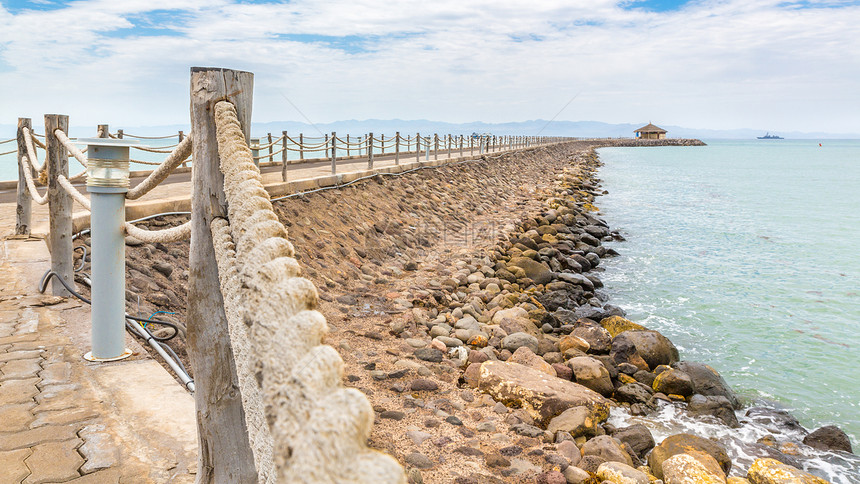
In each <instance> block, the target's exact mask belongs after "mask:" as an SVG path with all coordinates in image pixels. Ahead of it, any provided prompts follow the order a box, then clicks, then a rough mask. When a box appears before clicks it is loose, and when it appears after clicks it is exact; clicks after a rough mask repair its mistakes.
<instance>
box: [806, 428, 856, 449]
mask: <svg viewBox="0 0 860 484" xmlns="http://www.w3.org/2000/svg"><path fill="white" fill-rule="evenodd" d="M803 443H804V444H806V445H808V446H810V447H812V448H815V449H818V450H841V451H843V452H853V450H852V449H851V440H849V439H848V436H847V435H846V434H845V432H843V431H842V429H840V428H839V427H836V426H835V425H827V426H825V427H821V428H820V429H818V430H816V431H814V432H812V433H811V434H809V435H807V436H806V437H804V438H803Z"/></svg>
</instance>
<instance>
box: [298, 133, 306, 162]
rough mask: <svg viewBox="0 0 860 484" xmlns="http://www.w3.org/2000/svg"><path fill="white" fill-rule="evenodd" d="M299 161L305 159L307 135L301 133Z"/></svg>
mask: <svg viewBox="0 0 860 484" xmlns="http://www.w3.org/2000/svg"><path fill="white" fill-rule="evenodd" d="M299 159H300V160H304V159H305V134H304V133H299Z"/></svg>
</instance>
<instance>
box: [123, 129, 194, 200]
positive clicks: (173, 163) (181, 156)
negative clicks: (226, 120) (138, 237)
mask: <svg viewBox="0 0 860 484" xmlns="http://www.w3.org/2000/svg"><path fill="white" fill-rule="evenodd" d="M191 148H192V144H191V136H189V137H187V138H185V139H183V140H182V141H181V142H180V143H179V145H177V146H176V148H175V149H174V150H173V152H171V153H170V155H169V156H168V157H167V159H166V160H164V161H163V162H161V163H159V164H158V168H156V169H155V170H152V173H150V174H149V176H148V177H146V179H145V180H143V181H142V182H140V183H139V184H138V185H137V186H136V187H134V188H132V189H131V190H129V191H128V193H126V194H125V198H126V199H128V200H137V199H138V198H140V197H142V196H143V195H145V194H146V193H148V192H149V191H150V190H152V189H153V188H155V187H156V186H158V184H159V183H161V182H163V181H164V179H165V178H167V177H168V175H170V174H171V173H172V172H173V170H175V169H176V167H177V166H179V165H180V164H181V163H182V162H183V161H185V160H186V159H188V157H189V156H191Z"/></svg>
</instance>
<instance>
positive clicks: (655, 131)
mask: <svg viewBox="0 0 860 484" xmlns="http://www.w3.org/2000/svg"><path fill="white" fill-rule="evenodd" d="M634 133H636V137H637V138H639V139H666V130H665V129H663V128H661V127H659V126H654V125H653V124H651V123H648V124H646V125H645V126H642V127H641V128H639V129H637V130H636V131H634Z"/></svg>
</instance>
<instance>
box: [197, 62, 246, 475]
mask: <svg viewBox="0 0 860 484" xmlns="http://www.w3.org/2000/svg"><path fill="white" fill-rule="evenodd" d="M253 89H254V75H253V74H252V73H250V72H240V71H232V70H227V69H217V68H206V67H192V68H191V127H192V129H191V133H192V136H194V146H193V151H192V153H193V157H194V170H192V186H193V187H194V188H193V194H192V198H191V207H192V209H191V220H192V227H191V252H190V255H189V264H190V267H191V272H190V273H189V279H188V311H187V318H188V340H187V343H188V355H189V358H190V360H191V366H192V367H193V368H194V381H195V385H196V392H195V393H194V402H195V405H196V408H197V438H198V443H199V445H198V454H197V455H198V457H197V480H196V482H197V484H216V483H222V482H236V483H243V484H244V483H248V484H250V483H256V482H257V471H256V469H255V467H254V457H253V454H252V453H251V447H250V444H249V442H248V431H247V428H246V425H245V415H244V412H243V410H242V399H241V395H240V392H239V384H238V380H237V377H236V367H235V363H234V362H233V349H232V346H231V343H230V337H229V332H228V329H227V318H226V316H225V314H224V300H223V297H222V295H221V286H220V283H219V281H218V266H217V262H216V260H215V249H214V247H213V245H212V233H211V232H210V228H209V225H210V223H211V222H212V219H213V218H214V217H227V201H226V197H225V195H224V176H223V175H222V174H221V170H220V168H219V158H218V142H217V139H216V133H215V119H214V115H215V103H217V102H218V101H222V100H224V99H227V100H229V101H230V102H232V103H233V104H234V105H235V106H236V111H237V113H238V116H239V121H240V123H241V124H242V129H243V130H244V133H245V140H246V142H247V141H248V139H249V138H250V136H249V135H250V133H249V128H250V126H251V103H252V96H253Z"/></svg>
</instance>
